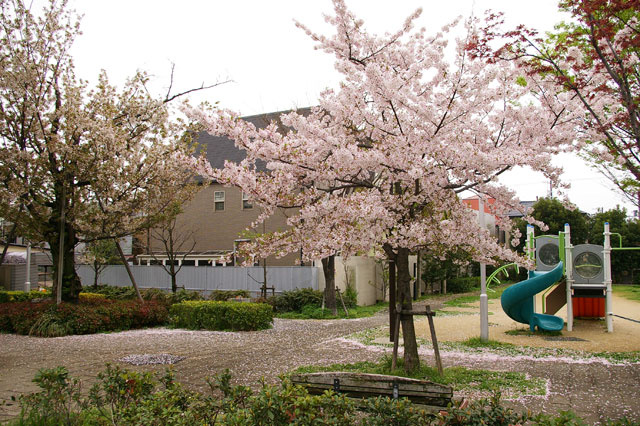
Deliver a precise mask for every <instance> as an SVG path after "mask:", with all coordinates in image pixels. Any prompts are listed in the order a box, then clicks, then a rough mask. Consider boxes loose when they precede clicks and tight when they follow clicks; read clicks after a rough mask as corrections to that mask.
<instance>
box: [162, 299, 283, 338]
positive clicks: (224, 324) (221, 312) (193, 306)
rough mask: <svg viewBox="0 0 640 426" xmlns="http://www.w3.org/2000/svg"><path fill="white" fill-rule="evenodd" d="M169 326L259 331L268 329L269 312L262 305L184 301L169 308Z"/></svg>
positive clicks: (269, 309) (265, 306)
mask: <svg viewBox="0 0 640 426" xmlns="http://www.w3.org/2000/svg"><path fill="white" fill-rule="evenodd" d="M169 322H170V324H171V325H172V326H174V327H177V328H187V329H190V330H203V329H204V330H232V331H251V330H263V329H266V328H270V327H271V323H272V322H273V309H272V308H271V306H270V305H268V304H266V303H239V302H218V301H205V300H202V301H186V302H182V303H178V304H175V305H173V306H171V308H170V310H169Z"/></svg>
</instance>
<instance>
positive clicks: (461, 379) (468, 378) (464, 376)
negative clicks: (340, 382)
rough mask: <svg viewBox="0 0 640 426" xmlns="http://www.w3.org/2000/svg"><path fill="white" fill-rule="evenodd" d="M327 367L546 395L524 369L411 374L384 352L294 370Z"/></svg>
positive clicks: (516, 394)
mask: <svg viewBox="0 0 640 426" xmlns="http://www.w3.org/2000/svg"><path fill="white" fill-rule="evenodd" d="M325 371H349V372H354V373H370V374H386V375H392V376H401V377H410V378H413V379H420V380H429V381H432V382H435V383H440V384H443V385H449V386H451V387H453V389H454V390H455V391H458V392H473V393H476V392H493V391H496V390H499V391H500V392H502V394H503V395H508V396H509V397H512V398H513V397H519V396H522V395H544V394H545V393H546V382H545V381H544V380H543V379H540V378H537V377H528V376H527V375H525V374H524V373H519V372H511V371H490V370H475V369H469V368H465V367H450V368H445V370H444V374H443V375H440V374H438V371H437V370H436V369H435V368H432V367H429V366H427V365H424V364H421V365H420V368H419V369H418V370H416V371H413V372H412V373H411V374H407V373H406V372H405V371H404V370H403V368H402V358H400V359H398V366H397V368H396V369H395V370H391V357H390V356H384V357H383V358H382V359H381V360H380V361H379V362H370V361H363V362H357V363H354V364H333V365H328V366H305V367H300V368H298V369H296V370H295V371H293V373H302V374H304V373H317V372H325Z"/></svg>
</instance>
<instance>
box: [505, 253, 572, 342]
mask: <svg viewBox="0 0 640 426" xmlns="http://www.w3.org/2000/svg"><path fill="white" fill-rule="evenodd" d="M562 275H563V274H562V262H559V263H558V264H557V265H556V267H555V268H553V269H552V270H551V271H548V272H539V271H532V272H531V273H530V276H529V279H528V280H525V281H520V282H519V283H517V284H514V285H512V286H511V287H509V288H507V289H506V290H505V291H504V293H502V297H501V298H500V301H501V303H502V309H504V312H505V313H506V314H507V315H508V316H509V318H511V319H513V320H514V321H517V322H520V323H522V324H529V327H530V329H531V331H535V329H536V326H537V327H538V329H540V330H547V331H560V330H562V328H563V327H564V320H563V319H562V318H560V317H557V316H555V315H545V314H538V313H535V312H533V298H534V297H535V295H536V294H538V293H540V292H541V291H544V290H546V289H547V288H549V287H551V286H552V285H554V284H555V283H556V282H558V281H559V280H560V279H561V278H562Z"/></svg>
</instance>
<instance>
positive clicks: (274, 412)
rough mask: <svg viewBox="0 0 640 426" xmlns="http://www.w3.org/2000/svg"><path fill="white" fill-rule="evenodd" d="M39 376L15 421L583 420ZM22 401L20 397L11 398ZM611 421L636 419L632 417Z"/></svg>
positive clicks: (288, 390)
mask: <svg viewBox="0 0 640 426" xmlns="http://www.w3.org/2000/svg"><path fill="white" fill-rule="evenodd" d="M34 382H35V383H36V384H37V385H38V386H39V387H40V390H39V391H38V392H35V393H32V394H29V395H23V396H20V397H19V398H17V400H18V402H19V404H20V407H21V411H20V417H19V418H18V419H17V420H15V421H13V422H10V423H9V424H11V425H24V426H41V425H60V424H64V425H84V424H96V425H105V424H114V425H115V424H118V425H142V424H144V425H160V424H162V425H184V426H186V425H193V424H207V425H245V424H246V425H286V424H294V425H325V424H330V425H336V426H350V425H357V426H383V425H384V426H386V425H398V426H400V425H406V426H411V425H416V426H417V425H425V426H429V425H460V426H462V425H493V426H507V425H515V424H533V425H549V426H550V425H584V424H585V422H584V421H583V420H582V419H580V418H579V417H578V416H576V415H575V414H574V413H572V412H561V413H560V415H559V416H558V417H554V416H549V415H545V414H538V415H533V414H531V413H528V412H527V413H519V412H517V411H515V410H514V409H512V408H508V407H505V406H504V405H503V404H502V402H501V400H500V394H499V393H496V394H494V395H493V396H492V397H491V398H490V399H480V400H477V401H472V402H471V403H470V404H469V406H468V407H466V408H461V407H460V405H458V404H454V405H453V406H450V407H449V408H448V409H447V410H446V411H445V412H441V413H439V414H434V413H429V412H427V411H425V410H423V409H422V408H420V407H418V406H416V405H413V404H411V403H410V402H409V401H408V400H406V399H399V400H394V399H390V398H381V397H378V398H369V399H365V400H363V401H362V402H360V403H356V402H355V401H354V400H352V399H349V398H347V397H345V396H344V395H342V394H336V393H333V392H332V391H327V392H325V393H324V394H322V395H309V393H308V392H307V390H306V389H305V388H303V387H300V386H295V385H293V384H292V383H291V382H290V381H289V380H288V379H286V378H285V379H283V381H282V383H281V384H280V385H269V384H266V383H264V382H263V383H262V386H261V387H260V388H259V389H258V390H257V391H253V390H251V389H250V388H249V387H246V386H237V385H235V386H234V385H231V375H230V374H229V372H228V371H225V372H223V373H221V374H219V375H217V376H215V377H214V378H213V379H207V383H208V384H209V388H210V392H208V393H206V394H204V393H198V392H194V391H191V390H188V389H186V388H184V387H183V386H182V385H181V384H180V383H177V382H175V380H174V376H173V373H172V372H171V370H166V371H165V372H164V373H157V374H156V375H155V377H154V376H153V375H152V374H151V373H138V372H135V371H129V370H125V369H121V368H119V367H117V366H116V367H112V366H110V365H107V369H106V371H104V372H102V373H100V374H98V381H97V383H95V384H94V385H93V387H92V388H91V390H90V391H89V394H88V395H87V396H84V395H83V394H82V393H81V392H80V385H81V384H80V383H79V382H78V381H77V380H75V379H72V378H70V377H69V373H68V371H67V369H66V368H65V367H57V368H54V369H43V370H40V371H39V372H38V373H37V375H36V378H35V379H34ZM12 399H15V398H12ZM606 424H607V425H611V426H613V425H620V426H622V425H632V424H637V423H634V422H632V421H628V420H626V419H621V420H616V421H610V420H608V421H607V422H606Z"/></svg>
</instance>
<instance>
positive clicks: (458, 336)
mask: <svg viewBox="0 0 640 426" xmlns="http://www.w3.org/2000/svg"><path fill="white" fill-rule="evenodd" d="M612 300H613V313H614V314H615V315H620V316H623V317H626V318H631V319H635V320H637V321H640V302H637V301H632V300H629V299H626V298H624V297H623V296H621V295H620V294H619V293H618V294H617V293H616V290H615V286H614V290H613V298H612ZM536 306H537V309H536V311H537V312H540V311H541V308H540V307H541V306H542V301H541V299H540V295H538V300H536ZM555 315H557V316H560V317H562V318H564V319H565V323H566V318H567V310H566V306H565V307H564V308H562V309H561V310H560V311H558V313H556V314H555ZM415 319H416V331H417V333H418V335H419V337H421V338H424V339H427V340H430V336H429V326H428V323H427V320H426V318H425V317H423V316H417V317H415ZM434 323H435V328H436V333H437V337H438V340H442V341H463V340H466V339H469V338H471V337H478V336H479V335H480V303H479V302H475V303H469V304H466V305H465V306H464V307H460V306H451V307H448V306H446V305H445V306H444V307H443V308H442V309H440V310H438V314H437V315H436V316H435V318H434ZM516 330H518V332H516ZM528 330H529V326H528V325H527V324H521V323H518V322H515V321H514V320H512V319H511V318H509V317H508V316H507V315H506V314H505V313H504V311H503V310H502V307H501V305H500V299H499V298H497V299H490V300H489V339H491V340H497V341H500V342H505V343H513V344H515V345H524V346H541V347H548V348H564V349H575V350H586V351H593V352H604V351H609V352H628V351H640V323H638V322H633V321H629V320H626V319H622V318H618V317H614V318H613V333H607V327H606V324H605V321H604V318H602V319H580V318H577V319H575V320H574V323H573V331H570V332H569V331H567V330H566V324H565V328H564V330H562V332H561V334H560V335H559V336H550V335H539V334H536V335H531V334H529V333H527V331H528ZM512 333H513V334H512ZM515 333H517V334H515Z"/></svg>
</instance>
